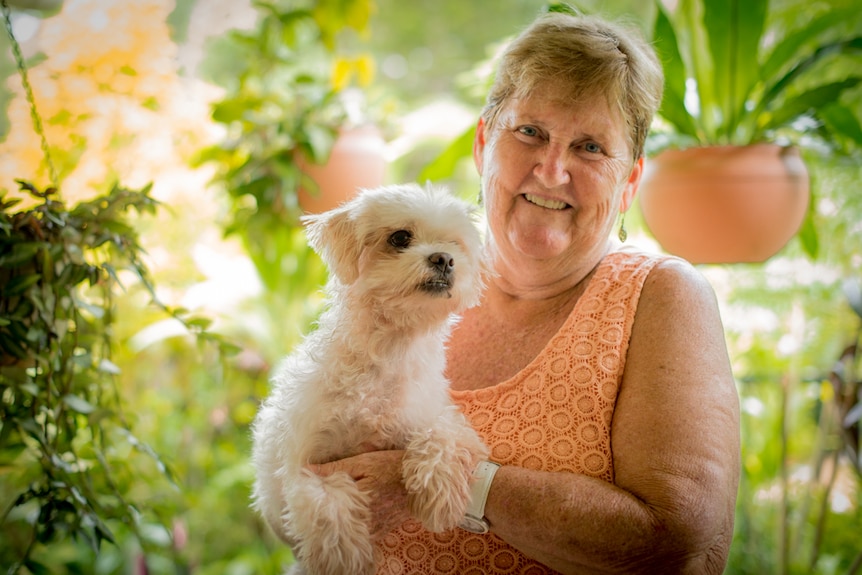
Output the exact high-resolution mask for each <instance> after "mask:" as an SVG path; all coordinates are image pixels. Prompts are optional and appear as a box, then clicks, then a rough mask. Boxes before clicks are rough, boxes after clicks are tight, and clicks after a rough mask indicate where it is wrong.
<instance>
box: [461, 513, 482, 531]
mask: <svg viewBox="0 0 862 575" xmlns="http://www.w3.org/2000/svg"><path fill="white" fill-rule="evenodd" d="M459 527H461V529H463V530H464V531H470V532H471V533H487V532H488V522H487V521H485V519H484V518H482V519H477V518H476V517H472V516H470V515H467V516H465V517H464V519H463V520H461V525H460V526H459Z"/></svg>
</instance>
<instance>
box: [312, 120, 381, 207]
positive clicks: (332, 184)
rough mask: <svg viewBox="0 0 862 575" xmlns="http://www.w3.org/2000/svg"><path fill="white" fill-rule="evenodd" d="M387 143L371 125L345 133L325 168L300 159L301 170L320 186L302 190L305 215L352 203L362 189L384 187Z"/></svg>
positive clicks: (336, 144)
mask: <svg viewBox="0 0 862 575" xmlns="http://www.w3.org/2000/svg"><path fill="white" fill-rule="evenodd" d="M383 152H384V141H383V136H382V135H381V134H380V131H379V130H378V129H377V128H376V127H375V126H371V125H366V126H360V127H357V128H350V129H346V130H344V131H342V132H341V134H340V135H339V136H338V139H336V141H335V145H334V146H333V147H332V152H331V154H330V155H329V159H328V160H327V162H326V163H325V164H323V165H320V164H312V163H311V162H309V161H308V160H306V159H305V158H303V157H298V158H297V164H298V165H299V168H300V169H301V170H302V171H303V172H304V173H305V174H306V175H308V176H309V177H310V178H311V179H312V180H314V181H315V182H316V183H317V186H318V189H316V190H306V189H303V188H300V189H299V192H298V200H299V206H300V207H301V208H302V210H303V211H304V212H305V213H311V214H314V213H320V212H325V211H327V210H331V209H332V208H335V207H337V206H338V205H339V204H341V203H343V202H345V201H347V200H349V199H350V198H352V197H353V196H354V195H355V194H356V191H357V189H358V188H373V187H377V186H380V185H382V184H383V179H384V176H385V172H386V160H385V158H384V153H383Z"/></svg>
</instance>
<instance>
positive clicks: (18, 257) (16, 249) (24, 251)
mask: <svg viewBox="0 0 862 575" xmlns="http://www.w3.org/2000/svg"><path fill="white" fill-rule="evenodd" d="M43 245H44V244H42V243H38V242H24V243H19V244H15V245H14V246H13V247H12V251H11V252H10V253H8V254H6V255H5V256H3V257H0V267H9V268H13V267H17V266H19V265H21V264H23V263H26V262H28V261H30V260H32V259H33V257H34V256H35V255H36V254H37V253H39V250H40V249H41V248H42V247H43Z"/></svg>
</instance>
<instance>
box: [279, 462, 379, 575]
mask: <svg viewBox="0 0 862 575" xmlns="http://www.w3.org/2000/svg"><path fill="white" fill-rule="evenodd" d="M288 490H289V493H288V494H287V495H286V497H285V499H286V500H287V501H289V502H290V503H289V504H290V511H289V513H288V514H287V515H286V517H285V520H286V525H285V528H286V529H285V530H286V531H287V532H288V534H289V536H290V538H291V539H293V540H295V541H296V542H297V544H296V546H295V547H294V552H295V553H296V556H297V558H298V559H299V562H300V563H301V564H302V568H301V570H300V571H298V572H299V573H305V574H308V575H345V574H351V575H353V574H356V575H371V574H372V573H374V569H375V558H374V548H373V545H372V542H371V533H370V531H369V524H370V511H369V509H368V496H367V494H365V493H363V492H362V491H360V490H359V488H358V487H357V486H356V482H355V481H353V479H352V478H351V477H350V476H349V475H348V474H346V473H333V474H332V475H329V476H326V477H320V476H318V475H315V474H314V473H312V472H311V471H309V470H307V469H304V470H302V472H301V474H300V476H299V477H297V478H296V480H295V481H292V482H291V484H290V486H289V487H288Z"/></svg>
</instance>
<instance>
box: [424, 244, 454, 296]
mask: <svg viewBox="0 0 862 575" xmlns="http://www.w3.org/2000/svg"><path fill="white" fill-rule="evenodd" d="M428 264H429V265H430V266H431V270H432V275H431V277H430V278H428V279H427V280H426V281H425V282H424V283H423V284H422V285H421V288H422V289H423V290H425V291H428V292H432V293H443V292H447V293H448V291H449V290H450V289H451V288H452V276H453V275H454V273H455V258H453V257H452V255H451V254H447V253H446V252H434V253H433V254H431V255H430V256H428Z"/></svg>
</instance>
